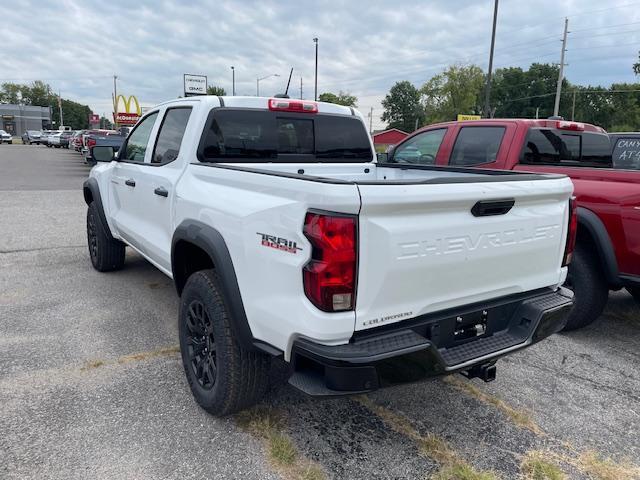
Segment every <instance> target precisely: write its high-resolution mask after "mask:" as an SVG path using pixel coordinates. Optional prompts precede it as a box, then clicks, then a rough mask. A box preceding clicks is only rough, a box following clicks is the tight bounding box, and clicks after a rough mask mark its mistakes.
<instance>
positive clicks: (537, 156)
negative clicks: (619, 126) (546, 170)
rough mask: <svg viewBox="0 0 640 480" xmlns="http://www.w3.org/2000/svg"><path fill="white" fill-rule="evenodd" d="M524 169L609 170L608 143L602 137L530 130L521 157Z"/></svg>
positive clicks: (609, 153)
mask: <svg viewBox="0 0 640 480" xmlns="http://www.w3.org/2000/svg"><path fill="white" fill-rule="evenodd" d="M520 163H523V164H526V165H557V166H567V167H605V168H606V167H609V168H610V167H611V166H612V162H611V142H610V141H609V137H608V136H607V135H606V134H604V133H592V132H574V131H565V130H555V129H550V128H531V129H529V132H528V133H527V138H526V140H525V142H524V147H523V148H522V153H521V155H520Z"/></svg>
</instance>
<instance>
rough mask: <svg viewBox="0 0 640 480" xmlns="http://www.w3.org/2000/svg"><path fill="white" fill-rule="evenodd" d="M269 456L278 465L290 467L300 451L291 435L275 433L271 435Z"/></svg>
mask: <svg viewBox="0 0 640 480" xmlns="http://www.w3.org/2000/svg"><path fill="white" fill-rule="evenodd" d="M269 456H270V457H271V460H272V461H273V462H274V463H275V464H276V465H280V466H284V467H290V466H292V465H293V464H294V463H295V462H296V460H297V458H298V451H297V450H296V447H295V445H294V444H293V442H292V441H291V440H290V439H289V437H286V436H284V435H283V434H281V433H273V434H271V435H270V436H269Z"/></svg>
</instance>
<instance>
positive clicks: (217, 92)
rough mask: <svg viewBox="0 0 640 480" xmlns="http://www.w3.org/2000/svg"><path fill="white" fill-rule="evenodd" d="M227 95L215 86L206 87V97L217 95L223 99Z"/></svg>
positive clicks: (222, 89) (223, 90)
mask: <svg viewBox="0 0 640 480" xmlns="http://www.w3.org/2000/svg"><path fill="white" fill-rule="evenodd" d="M226 94H227V91H226V90H225V89H224V88H222V87H217V86H216V85H209V86H208V87H207V95H218V96H219V97H224V96H225V95H226Z"/></svg>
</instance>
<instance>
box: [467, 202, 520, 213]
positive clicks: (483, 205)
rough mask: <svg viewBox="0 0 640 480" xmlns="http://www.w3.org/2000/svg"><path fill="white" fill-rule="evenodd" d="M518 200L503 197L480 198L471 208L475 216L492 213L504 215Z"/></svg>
mask: <svg viewBox="0 0 640 480" xmlns="http://www.w3.org/2000/svg"><path fill="white" fill-rule="evenodd" d="M515 203H516V201H515V200H514V199H513V198H503V199H500V200H480V201H479V202H476V204H475V205H474V206H473V208H471V213H472V214H473V216H474V217H489V216H491V215H504V214H505V213H507V212H508V211H509V210H511V208H512V207H513V205H514V204H515Z"/></svg>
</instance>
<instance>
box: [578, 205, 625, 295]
mask: <svg viewBox="0 0 640 480" xmlns="http://www.w3.org/2000/svg"><path fill="white" fill-rule="evenodd" d="M580 228H584V229H585V230H587V231H588V232H589V234H590V235H591V238H592V239H593V243H594V246H595V248H596V251H597V253H598V259H599V261H600V265H601V267H602V271H603V273H604V276H605V279H606V280H607V283H608V284H609V286H611V287H614V288H620V287H621V286H622V285H621V282H620V273H619V271H618V261H617V260H616V253H615V250H614V249H613V242H611V237H609V233H608V232H607V229H606V227H605V226H604V224H603V223H602V220H600V218H599V217H598V216H597V215H596V214H595V213H593V212H592V211H591V210H589V209H587V208H584V207H578V232H579V229H580Z"/></svg>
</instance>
